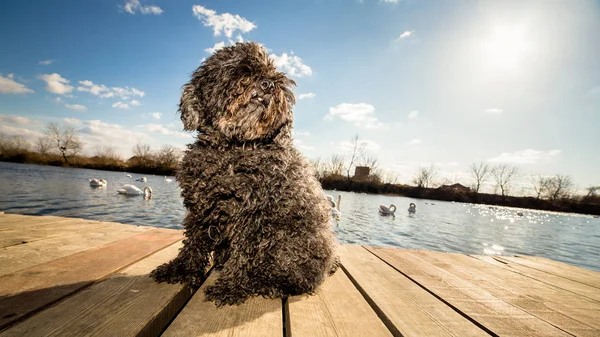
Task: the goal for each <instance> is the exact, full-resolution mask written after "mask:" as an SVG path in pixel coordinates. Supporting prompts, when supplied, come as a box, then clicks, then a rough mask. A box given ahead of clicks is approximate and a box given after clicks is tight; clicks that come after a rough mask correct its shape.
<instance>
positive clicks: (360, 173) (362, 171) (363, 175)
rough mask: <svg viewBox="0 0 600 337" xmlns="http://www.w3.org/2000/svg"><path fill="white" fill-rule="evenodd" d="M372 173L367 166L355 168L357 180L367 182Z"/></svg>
mask: <svg viewBox="0 0 600 337" xmlns="http://www.w3.org/2000/svg"><path fill="white" fill-rule="evenodd" d="M370 173H371V169H370V168H369V167H367V166H356V167H355V168H354V177H353V178H354V179H356V180H365V179H367V178H368V177H369V174H370Z"/></svg>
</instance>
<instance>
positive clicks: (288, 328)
mask: <svg viewBox="0 0 600 337" xmlns="http://www.w3.org/2000/svg"><path fill="white" fill-rule="evenodd" d="M281 320H282V322H281V323H282V328H283V329H282V333H283V337H292V324H291V321H290V303H289V297H288V296H284V297H282V298H281Z"/></svg>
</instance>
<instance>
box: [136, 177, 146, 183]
mask: <svg viewBox="0 0 600 337" xmlns="http://www.w3.org/2000/svg"><path fill="white" fill-rule="evenodd" d="M135 181H141V182H143V183H145V182H146V181H148V179H146V177H141V178H137V179H136V180H135Z"/></svg>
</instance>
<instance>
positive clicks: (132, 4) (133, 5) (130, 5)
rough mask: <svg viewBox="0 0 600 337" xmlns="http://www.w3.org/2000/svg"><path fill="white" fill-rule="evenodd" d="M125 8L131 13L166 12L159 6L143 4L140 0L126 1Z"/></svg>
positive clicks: (157, 13)
mask: <svg viewBox="0 0 600 337" xmlns="http://www.w3.org/2000/svg"><path fill="white" fill-rule="evenodd" d="M123 9H124V10H125V12H127V13H129V14H135V13H136V12H137V11H139V12H140V13H142V14H153V15H159V14H161V13H162V12H164V11H163V10H162V9H161V8H160V7H158V6H149V5H142V4H140V1H139V0H128V1H126V2H125V6H123Z"/></svg>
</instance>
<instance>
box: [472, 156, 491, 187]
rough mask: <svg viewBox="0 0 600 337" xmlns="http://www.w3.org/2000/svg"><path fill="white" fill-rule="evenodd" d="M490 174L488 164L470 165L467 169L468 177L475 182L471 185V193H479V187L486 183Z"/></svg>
mask: <svg viewBox="0 0 600 337" xmlns="http://www.w3.org/2000/svg"><path fill="white" fill-rule="evenodd" d="M490 173H491V171H490V166H489V165H488V164H485V163H483V162H479V163H473V164H471V166H470V167H469V175H470V176H471V178H473V180H474V181H475V182H474V183H473V191H475V193H479V190H480V189H481V185H483V183H485V182H486V181H487V179H488V178H489V176H490Z"/></svg>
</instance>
